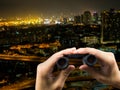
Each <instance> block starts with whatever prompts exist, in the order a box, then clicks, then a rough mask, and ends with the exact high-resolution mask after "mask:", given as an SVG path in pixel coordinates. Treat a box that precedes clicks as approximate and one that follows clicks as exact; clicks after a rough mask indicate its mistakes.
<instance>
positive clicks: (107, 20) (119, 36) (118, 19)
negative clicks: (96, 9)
mask: <svg viewBox="0 0 120 90" xmlns="http://www.w3.org/2000/svg"><path fill="white" fill-rule="evenodd" d="M101 19H102V34H101V35H102V36H101V37H102V38H101V42H102V43H119V42H120V10H114V9H110V10H108V11H104V12H102V13H101Z"/></svg>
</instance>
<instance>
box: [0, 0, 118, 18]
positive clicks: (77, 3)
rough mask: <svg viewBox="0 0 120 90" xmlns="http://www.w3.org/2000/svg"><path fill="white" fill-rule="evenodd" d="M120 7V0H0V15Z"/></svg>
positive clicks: (78, 12) (79, 11)
mask: <svg viewBox="0 0 120 90" xmlns="http://www.w3.org/2000/svg"><path fill="white" fill-rule="evenodd" d="M110 8H114V9H120V0H0V16H10V15H13V16H15V15H27V14H33V13H35V14H39V15H41V14H42V15H45V16H51V15H60V14H65V15H70V14H72V13H75V14H81V13H83V12H84V11H86V10H90V11H93V12H94V11H97V12H101V11H103V10H109V9H110Z"/></svg>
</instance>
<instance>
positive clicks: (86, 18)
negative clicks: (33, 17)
mask: <svg viewBox="0 0 120 90" xmlns="http://www.w3.org/2000/svg"><path fill="white" fill-rule="evenodd" d="M91 19H92V16H91V12H90V11H85V12H84V14H83V23H84V24H85V25H89V24H91Z"/></svg>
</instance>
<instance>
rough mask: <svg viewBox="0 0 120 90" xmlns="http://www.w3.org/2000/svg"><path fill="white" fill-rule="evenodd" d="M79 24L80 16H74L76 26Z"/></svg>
mask: <svg viewBox="0 0 120 90" xmlns="http://www.w3.org/2000/svg"><path fill="white" fill-rule="evenodd" d="M79 23H81V17H80V15H77V16H74V24H79Z"/></svg>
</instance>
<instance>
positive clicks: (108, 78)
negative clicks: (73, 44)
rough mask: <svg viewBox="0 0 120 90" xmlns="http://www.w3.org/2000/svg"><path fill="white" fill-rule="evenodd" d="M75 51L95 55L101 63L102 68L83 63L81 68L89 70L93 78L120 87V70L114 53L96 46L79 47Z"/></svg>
mask: <svg viewBox="0 0 120 90" xmlns="http://www.w3.org/2000/svg"><path fill="white" fill-rule="evenodd" d="M75 53H76V54H92V55H95V56H96V58H97V59H98V63H99V64H100V70H96V69H95V68H94V67H89V66H87V65H85V64H83V65H81V66H80V67H79V69H80V70H83V71H87V72H88V73H90V74H91V76H92V77H93V78H95V79H96V80H97V81H99V82H101V83H104V84H108V85H112V86H114V87H116V88H120V70H119V68H118V65H117V62H116V60H115V57H114V54H113V53H111V52H104V51H101V50H98V49H94V48H79V49H77V50H76V52H75Z"/></svg>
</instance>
